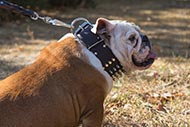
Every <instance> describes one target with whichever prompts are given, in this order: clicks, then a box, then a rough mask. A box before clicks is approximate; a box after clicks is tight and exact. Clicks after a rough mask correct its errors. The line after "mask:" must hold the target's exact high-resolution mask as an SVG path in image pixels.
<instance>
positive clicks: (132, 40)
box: [129, 35, 136, 43]
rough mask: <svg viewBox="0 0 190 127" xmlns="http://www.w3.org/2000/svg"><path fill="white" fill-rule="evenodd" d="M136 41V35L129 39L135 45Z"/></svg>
mask: <svg viewBox="0 0 190 127" xmlns="http://www.w3.org/2000/svg"><path fill="white" fill-rule="evenodd" d="M135 39H136V37H135V35H132V36H130V37H129V40H130V41H131V43H134V42H135Z"/></svg>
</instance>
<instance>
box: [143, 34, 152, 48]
mask: <svg viewBox="0 0 190 127" xmlns="http://www.w3.org/2000/svg"><path fill="white" fill-rule="evenodd" d="M141 39H142V46H143V47H145V46H148V47H149V48H150V50H151V43H150V40H149V39H148V37H147V36H146V35H144V34H141Z"/></svg>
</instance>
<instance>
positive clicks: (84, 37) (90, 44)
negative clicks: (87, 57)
mask: <svg viewBox="0 0 190 127" xmlns="http://www.w3.org/2000/svg"><path fill="white" fill-rule="evenodd" d="M92 28H93V26H92V25H91V24H90V23H88V22H84V23H83V24H81V25H79V27H78V29H77V30H76V31H75V32H74V35H75V37H76V38H78V39H79V40H80V41H81V42H82V43H83V45H85V46H86V47H87V49H88V50H89V51H91V52H92V53H93V54H94V55H95V56H96V57H97V58H98V59H99V60H100V61H101V63H102V66H103V69H104V70H105V71H106V72H107V73H108V74H109V75H110V76H111V77H112V78H113V79H114V80H115V79H116V78H119V76H121V74H122V72H124V69H123V66H122V65H121V63H120V62H119V60H118V59H117V58H116V56H115V55H114V54H113V52H112V51H111V49H110V48H109V47H108V46H107V45H106V44H105V40H104V39H102V38H101V37H100V36H99V35H97V34H94V33H93V32H92V31H91V29H92Z"/></svg>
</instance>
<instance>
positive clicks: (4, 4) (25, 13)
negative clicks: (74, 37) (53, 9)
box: [0, 0, 89, 32]
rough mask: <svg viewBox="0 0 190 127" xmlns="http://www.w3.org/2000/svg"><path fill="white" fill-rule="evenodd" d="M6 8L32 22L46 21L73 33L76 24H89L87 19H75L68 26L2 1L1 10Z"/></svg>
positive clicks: (0, 1) (0, 3)
mask: <svg viewBox="0 0 190 127" xmlns="http://www.w3.org/2000/svg"><path fill="white" fill-rule="evenodd" d="M1 7H2V8H5V9H8V10H11V11H14V12H18V13H22V14H24V15H27V16H29V17H30V18H31V19H32V20H38V19H40V20H42V21H44V22H45V23H47V24H51V25H54V26H62V27H66V28H69V29H71V32H73V30H74V28H75V24H76V23H77V22H79V21H85V22H88V23H89V21H88V20H87V19H85V18H81V17H80V18H76V19H74V20H73V21H72V22H71V24H67V23H65V22H62V21H60V20H58V19H53V18H51V17H48V16H40V15H39V14H38V13H37V12H35V11H32V10H29V9H25V8H23V7H22V6H19V5H17V4H13V3H10V2H7V1H5V0H0V8H1Z"/></svg>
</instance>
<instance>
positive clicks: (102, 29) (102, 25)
mask: <svg viewBox="0 0 190 127" xmlns="http://www.w3.org/2000/svg"><path fill="white" fill-rule="evenodd" d="M113 28H114V25H113V24H112V23H111V22H110V21H109V20H107V19H105V18H98V19H97V20H96V24H95V25H94V27H93V28H92V32H93V33H95V34H96V33H98V34H104V33H110V32H111V30H112V29H113Z"/></svg>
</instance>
